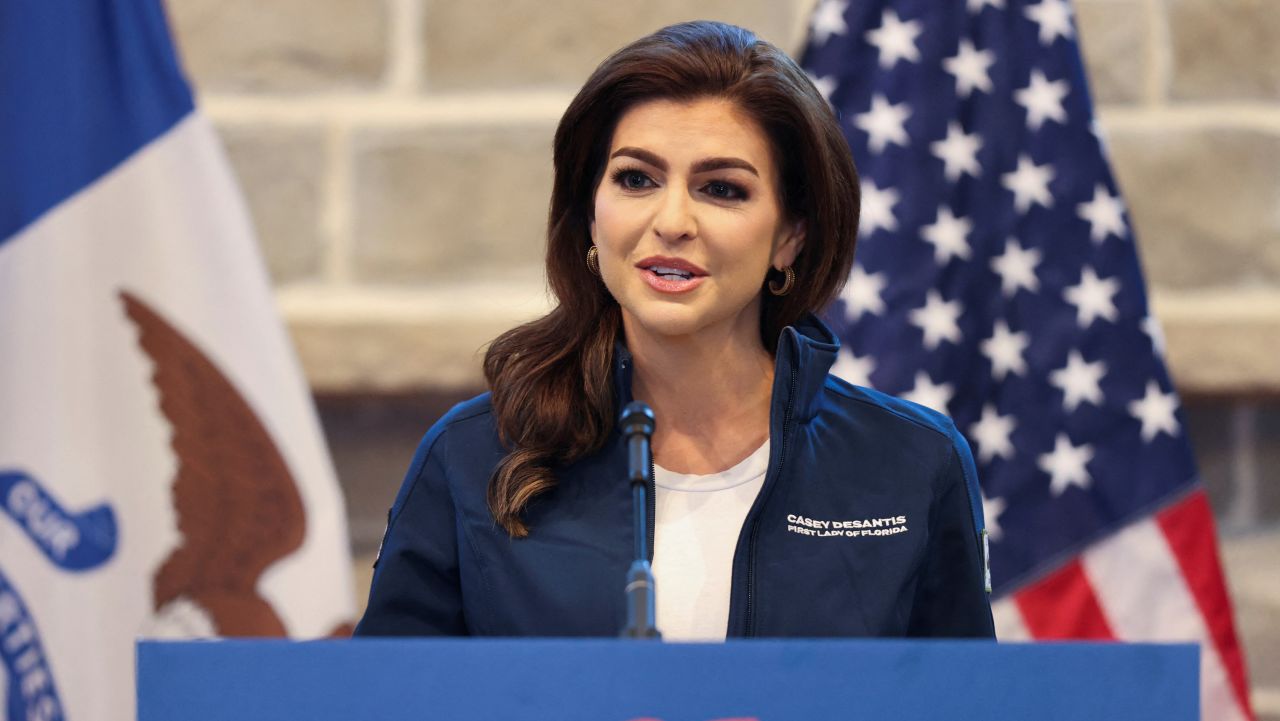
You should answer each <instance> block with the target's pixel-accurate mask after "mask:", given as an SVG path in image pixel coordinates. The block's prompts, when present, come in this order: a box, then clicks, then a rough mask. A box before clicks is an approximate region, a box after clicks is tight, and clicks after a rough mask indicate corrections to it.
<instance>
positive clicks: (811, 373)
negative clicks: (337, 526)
mask: <svg viewBox="0 0 1280 721" xmlns="http://www.w3.org/2000/svg"><path fill="white" fill-rule="evenodd" d="M838 347H839V342H838V341H837V340H836V339H835V337H834V336H833V335H832V333H831V331H830V330H829V329H827V327H826V326H825V325H823V324H822V323H821V321H819V320H817V319H816V318H813V317H810V318H808V319H806V320H805V321H804V322H802V323H799V324H797V325H795V326H791V327H788V328H786V329H785V330H784V331H783V333H782V337H781V339H780V341H779V344H778V352H777V359H776V375H775V380H774V386H773V401H772V408H771V411H770V423H769V439H770V450H769V453H770V456H769V467H768V471H767V473H766V475H765V480H764V485H763V487H762V488H761V490H760V495H759V496H758V497H757V499H756V501H755V503H754V504H753V505H752V507H751V510H750V512H749V513H748V514H747V518H746V521H745V523H744V524H743V527H742V531H741V533H740V534H739V537H738V545H737V549H736V551H735V553H734V560H733V581H732V593H731V597H730V604H729V625H728V628H727V629H726V630H727V634H728V635H729V636H797V637H823V636H985V637H992V636H994V628H993V624H992V619H991V608H990V605H989V601H988V598H987V594H986V592H985V588H984V585H985V583H984V562H983V551H982V544H981V542H980V540H979V538H980V536H979V532H980V530H981V528H982V506H981V502H980V498H979V494H978V485H977V479H976V475H975V470H974V464H973V458H972V456H971V454H970V452H969V447H968V445H967V444H966V443H965V441H964V438H963V437H962V436H961V435H960V434H959V433H958V432H957V431H956V429H955V426H954V425H953V424H952V423H951V421H950V420H948V419H947V418H946V417H945V416H943V415H941V414H939V413H935V412H934V411H931V410H929V409H927V408H924V407H922V406H918V405H915V404H912V403H909V402H906V401H902V400H898V399H895V398H892V397H889V396H886V395H884V394H881V393H877V392H875V391H872V390H869V389H866V388H861V387H858V386H853V385H850V384H848V383H846V382H844V381H842V380H840V379H839V378H836V377H834V376H830V375H828V374H827V371H828V369H830V367H831V365H832V363H833V362H834V360H835V357H836V350H837V348H838ZM617 356H618V357H617V358H616V360H615V381H616V384H615V385H616V388H617V393H618V394H619V400H620V403H619V405H618V407H619V408H621V407H622V405H624V404H625V403H626V402H629V401H630V400H631V359H630V356H629V354H628V353H626V351H625V349H623V348H621V346H619V353H618V354H617ZM661 422H662V419H661V418H659V419H658V423H661ZM504 454H505V451H504V450H503V448H502V446H501V445H500V444H499V442H498V437H497V431H496V426H495V423H494V417H493V410H492V407H491V405H490V402H489V396H488V394H485V395H481V396H479V397H477V398H474V399H472V400H469V401H466V402H465V403H462V404H460V405H458V406H456V407H454V408H453V409H452V410H451V411H450V412H449V413H448V414H446V415H445V416H444V417H443V418H441V419H440V421H439V422H438V423H436V424H435V425H434V426H433V427H432V428H431V430H430V431H428V433H427V435H426V437H425V438H423V440H422V443H421V445H420V446H419V447H418V451H417V454H416V455H415V456H414V459H413V464H412V466H411V467H410V469H409V473H408V475H407V477H406V478H405V481H404V485H403V486H402V487H401V489H400V492H399V494H398V495H397V497H396V500H395V504H394V505H393V506H392V508H391V513H390V517H389V521H388V526H387V532H386V536H385V537H384V539H383V545H382V549H381V551H380V553H379V560H378V562H377V563H376V564H375V565H376V570H375V572H374V577H373V587H372V590H371V591H370V594H369V606H368V610H367V611H366V612H365V615H364V618H363V619H361V621H360V624H359V625H358V626H357V628H356V634H357V635H371V636H378V635H408V636H418V635H422V636H426V635H440V634H450V635H463V634H473V635H486V636H616V635H617V634H618V632H619V630H620V629H621V628H622V625H623V621H624V616H625V598H624V596H623V586H624V583H625V576H626V571H627V568H628V566H629V565H630V563H631V560H632V559H631V552H632V545H633V541H632V537H631V533H632V530H631V529H632V526H631V513H632V508H631V493H630V488H629V486H628V484H627V482H626V480H625V473H626V449H625V447H624V444H623V442H622V440H621V436H620V435H619V434H618V433H617V431H615V432H614V435H613V437H612V438H611V439H610V441H609V442H608V443H607V444H606V446H605V447H604V448H603V450H601V451H600V452H599V453H596V454H594V455H592V456H590V457H588V458H585V459H583V460H581V461H579V462H576V463H574V464H572V465H570V466H567V467H564V468H560V469H558V470H557V471H556V478H557V481H558V485H556V487H555V488H554V489H553V490H552V491H550V492H548V493H546V494H544V495H542V496H540V497H538V498H537V499H535V500H534V501H533V502H532V503H531V504H530V505H529V507H528V511H527V514H526V516H525V517H526V519H527V522H528V524H529V527H530V534H529V536H528V537H527V538H523V539H518V540H516V539H512V538H510V537H508V535H507V534H506V532H505V531H504V530H502V528H501V527H499V526H498V525H497V524H496V523H495V522H494V520H493V517H492V516H491V515H490V513H489V510H488V508H487V506H486V505H485V493H486V487H487V484H488V480H489V475H490V473H491V472H492V471H493V469H494V467H495V465H496V464H497V463H498V461H499V460H500V459H501V458H502V457H503V455H504ZM649 498H650V499H652V498H653V490H652V487H651V488H650V493H649ZM649 533H650V536H651V537H652V533H653V510H652V502H651V503H650V510H649ZM649 548H650V549H652V548H653V544H652V543H650V544H649Z"/></svg>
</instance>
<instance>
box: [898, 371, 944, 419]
mask: <svg viewBox="0 0 1280 721" xmlns="http://www.w3.org/2000/svg"><path fill="white" fill-rule="evenodd" d="M954 394H955V390H954V389H953V388H952V387H951V384H950V383H936V384H935V383H934V382H933V379H932V378H930V377H929V374H927V373H925V372H924V371H916V384H915V386H913V387H912V388H911V390H910V391H908V392H907V393H903V394H902V398H903V399H904V400H908V401H911V402H912V403H919V404H920V405H922V406H925V407H926V408H932V409H934V410H935V411H937V412H939V413H946V412H947V404H948V403H950V402H951V396H952V395H954Z"/></svg>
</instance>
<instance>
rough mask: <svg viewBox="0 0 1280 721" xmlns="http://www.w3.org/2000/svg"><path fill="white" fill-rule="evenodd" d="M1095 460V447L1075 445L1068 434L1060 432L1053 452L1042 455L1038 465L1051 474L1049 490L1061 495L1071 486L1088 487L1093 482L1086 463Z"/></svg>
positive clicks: (1054, 443)
mask: <svg viewBox="0 0 1280 721" xmlns="http://www.w3.org/2000/svg"><path fill="white" fill-rule="evenodd" d="M1091 460H1093V447H1092V446H1090V445H1089V444H1087V443H1086V444H1085V445H1083V446H1075V445H1072V444H1071V439H1069V438H1067V434H1065V433H1059V434H1058V436H1057V438H1055V439H1054V441H1053V452H1052V453H1045V454H1044V455H1042V456H1040V458H1039V461H1038V463H1037V465H1038V466H1039V467H1040V470H1042V471H1044V472H1045V473H1048V474H1049V491H1050V492H1051V493H1052V494H1053V495H1054V496H1055V497H1057V496H1061V495H1062V493H1063V492H1064V491H1066V490H1067V489H1068V488H1070V487H1071V486H1078V487H1080V488H1088V487H1089V485H1090V484H1092V483H1093V479H1092V478H1090V477H1089V471H1088V470H1086V469H1085V464H1087V463H1088V462H1089V461H1091Z"/></svg>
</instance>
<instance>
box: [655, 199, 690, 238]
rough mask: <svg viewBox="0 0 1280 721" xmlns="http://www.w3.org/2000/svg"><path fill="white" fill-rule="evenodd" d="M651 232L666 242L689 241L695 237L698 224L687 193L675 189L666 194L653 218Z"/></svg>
mask: <svg viewBox="0 0 1280 721" xmlns="http://www.w3.org/2000/svg"><path fill="white" fill-rule="evenodd" d="M653 232H654V233H655V234H657V236H658V237H659V238H660V239H662V240H664V241H667V242H674V241H680V240H689V239H690V238H693V237H695V236H697V234H698V223H697V219H696V218H694V215H693V206H692V202H691V200H690V198H689V195H688V194H687V193H685V192H682V191H680V190H677V189H675V188H672V189H671V190H670V191H669V192H667V193H666V195H665V197H663V199H662V205H661V206H660V207H659V208H658V212H657V215H656V216H654V219H653Z"/></svg>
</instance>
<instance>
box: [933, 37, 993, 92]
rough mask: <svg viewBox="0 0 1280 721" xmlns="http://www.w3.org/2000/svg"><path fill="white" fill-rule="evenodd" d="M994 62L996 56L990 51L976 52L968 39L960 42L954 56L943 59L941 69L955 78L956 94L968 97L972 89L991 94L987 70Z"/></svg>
mask: <svg viewBox="0 0 1280 721" xmlns="http://www.w3.org/2000/svg"><path fill="white" fill-rule="evenodd" d="M995 62H996V54H995V53H993V52H991V51H990V50H978V49H977V48H975V47H974V46H973V43H972V42H970V41H969V39H968V38H964V39H961V40H960V47H959V49H957V50H956V54H955V55H952V56H951V57H949V58H943V60H942V67H943V69H944V70H946V71H947V72H948V73H951V74H952V75H954V76H955V78H956V94H957V95H959V96H960V97H961V98H967V97H969V94H970V93H972V92H973V91H974V89H975V88H976V89H978V90H981V91H983V92H987V93H989V92H991V75H990V74H989V73H988V72H987V71H988V69H989V68H990V67H991V66H992V65H994V64H995Z"/></svg>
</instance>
